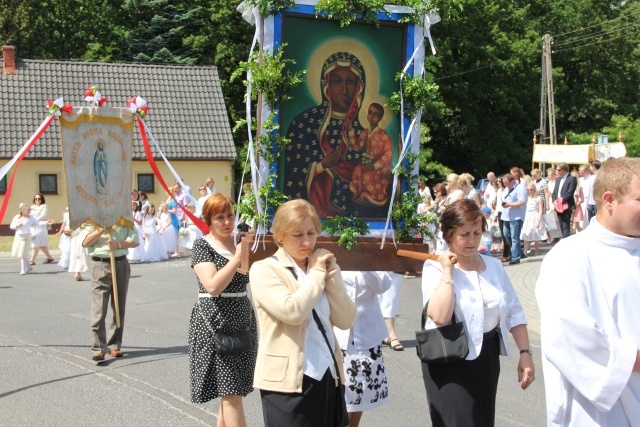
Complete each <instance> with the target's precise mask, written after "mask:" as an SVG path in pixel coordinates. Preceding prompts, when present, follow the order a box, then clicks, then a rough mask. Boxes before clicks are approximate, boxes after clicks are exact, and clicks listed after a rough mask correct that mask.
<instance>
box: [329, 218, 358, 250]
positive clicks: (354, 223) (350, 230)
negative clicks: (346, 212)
mask: <svg viewBox="0 0 640 427" xmlns="http://www.w3.org/2000/svg"><path fill="white" fill-rule="evenodd" d="M322 231H326V232H327V234H329V235H330V236H337V235H339V236H340V238H339V239H338V245H341V244H343V243H344V244H345V248H346V249H347V250H348V251H350V250H351V247H352V246H353V245H357V244H358V237H360V236H364V235H365V234H368V233H369V225H368V224H367V223H366V222H364V221H362V220H360V219H358V218H356V217H354V216H349V217H344V216H334V217H332V218H326V219H325V220H324V221H322Z"/></svg>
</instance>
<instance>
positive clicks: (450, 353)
mask: <svg viewBox="0 0 640 427" xmlns="http://www.w3.org/2000/svg"><path fill="white" fill-rule="evenodd" d="M428 306H429V303H428V302H427V304H425V306H424V309H423V310H422V316H421V318H420V327H421V328H424V323H425V321H426V320H427V307H428ZM416 352H417V353H418V357H419V358H420V360H421V361H423V362H425V363H432V364H438V363H454V362H462V361H463V360H465V359H466V357H467V355H468V354H469V342H468V341H467V334H466V332H465V330H464V323H463V322H456V315H455V313H452V315H451V324H449V325H445V326H440V327H438V328H436V329H429V330H424V329H423V330H421V331H416Z"/></svg>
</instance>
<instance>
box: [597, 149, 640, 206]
mask: <svg viewBox="0 0 640 427" xmlns="http://www.w3.org/2000/svg"><path fill="white" fill-rule="evenodd" d="M633 177H635V178H636V179H640V158H638V157H621V158H619V159H612V160H607V161H606V162H604V164H603V165H602V167H601V168H600V170H598V174H597V175H596V181H595V182H594V184H593V197H594V198H595V199H596V209H601V208H602V196H603V195H604V193H605V192H607V191H610V192H611V193H612V194H613V197H614V198H615V199H616V200H618V201H622V200H624V198H625V196H626V195H627V194H629V186H630V184H631V181H633Z"/></svg>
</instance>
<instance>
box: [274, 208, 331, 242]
mask: <svg viewBox="0 0 640 427" xmlns="http://www.w3.org/2000/svg"><path fill="white" fill-rule="evenodd" d="M307 218H311V219H312V220H313V225H314V226H315V228H316V231H317V232H318V233H319V232H320V231H321V229H322V228H321V226H320V218H318V213H317V212H316V208H314V207H313V205H312V204H311V203H309V202H307V201H306V200H303V199H295V200H289V201H288V202H285V203H283V204H282V205H281V206H280V207H279V208H278V210H277V211H276V215H275V216H274V218H273V225H272V227H271V229H272V230H273V239H274V240H275V242H276V245H278V246H279V247H282V239H283V238H284V235H285V234H287V233H288V232H289V231H291V230H292V229H294V228H296V227H297V226H298V225H300V223H302V222H303V221H304V220H305V219H307Z"/></svg>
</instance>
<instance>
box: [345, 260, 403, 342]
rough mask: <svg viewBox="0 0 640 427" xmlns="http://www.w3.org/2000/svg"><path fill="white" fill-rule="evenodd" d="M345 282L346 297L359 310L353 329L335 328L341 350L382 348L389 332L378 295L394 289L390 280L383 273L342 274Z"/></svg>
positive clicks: (355, 272) (352, 272) (350, 272)
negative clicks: (350, 345) (380, 346)
mask: <svg viewBox="0 0 640 427" xmlns="http://www.w3.org/2000/svg"><path fill="white" fill-rule="evenodd" d="M342 280H343V281H344V287H345V288H346V289H347V294H348V295H349V298H351V301H353V302H354V303H355V305H356V308H357V310H358V316H357V317H356V321H355V323H354V324H353V326H352V327H351V329H349V330H347V331H345V330H342V329H338V328H335V327H334V328H333V331H334V333H335V334H336V338H337V339H338V344H339V345H340V348H341V349H343V350H346V349H347V347H348V345H349V343H352V345H353V346H354V347H355V348H356V349H357V350H368V349H370V348H372V347H375V346H377V345H380V342H382V340H383V339H385V338H387V336H388V335H389V332H388V331H387V326H386V324H385V323H384V318H383V317H382V311H381V310H380V304H379V303H378V295H380V294H383V293H385V292H386V291H387V290H388V289H389V288H390V287H391V277H389V275H388V274H386V273H385V272H384V271H343V272H342Z"/></svg>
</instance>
